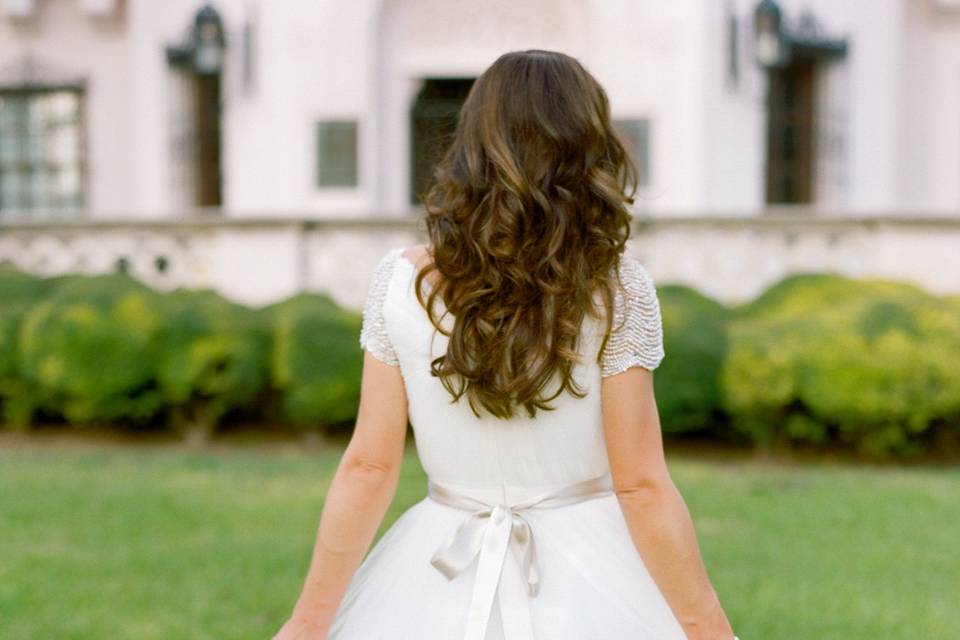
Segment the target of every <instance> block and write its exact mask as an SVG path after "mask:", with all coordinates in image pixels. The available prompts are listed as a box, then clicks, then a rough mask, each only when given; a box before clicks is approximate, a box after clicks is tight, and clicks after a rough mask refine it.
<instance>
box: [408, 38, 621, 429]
mask: <svg viewBox="0 0 960 640" xmlns="http://www.w3.org/2000/svg"><path fill="white" fill-rule="evenodd" d="M636 189H637V170H636V167H635V165H634V163H633V162H632V161H631V159H630V156H629V154H628V153H627V152H626V150H625V146H624V144H623V142H622V140H621V139H620V138H619V137H618V134H617V133H616V131H615V130H614V128H613V126H612V125H611V121H610V104H609V100H608V98H607V95H606V92H605V91H604V90H603V88H602V87H601V86H600V84H599V83H598V82H597V81H596V80H595V79H594V78H593V76H592V75H591V74H590V73H589V72H588V71H587V70H586V69H584V67H583V66H582V65H581V64H580V63H579V62H578V61H577V60H576V59H575V58H573V57H571V56H568V55H565V54H563V53H559V52H555V51H544V50H540V49H530V50H526V51H514V52H510V53H506V54H504V55H502V56H500V57H499V58H498V59H497V60H496V61H495V62H494V63H493V64H492V65H491V66H490V67H489V68H488V69H487V70H486V71H485V72H484V73H483V74H482V75H481V76H480V77H479V78H477V79H476V81H474V83H473V85H472V87H471V89H470V92H469V93H468V95H467V98H466V101H465V102H464V104H463V107H462V109H461V111H460V114H459V118H458V121H457V127H456V132H455V134H454V137H453V141H452V143H451V145H450V146H449V147H448V148H447V149H446V152H445V153H444V155H443V157H442V158H441V160H440V162H439V164H438V166H437V168H436V170H435V172H434V175H433V180H432V183H431V185H430V188H429V190H428V192H427V193H426V195H425V197H424V215H423V218H422V221H421V222H423V223H425V227H426V232H427V235H428V237H429V240H430V243H429V245H430V258H431V260H432V261H431V263H430V264H428V265H427V266H426V267H424V268H423V269H421V270H419V272H418V275H417V277H416V281H415V283H414V290H415V291H416V295H417V299H418V301H419V302H420V304H421V305H423V306H424V308H425V309H426V310H427V313H428V315H429V318H430V321H431V323H432V324H433V325H434V326H435V328H436V330H437V331H440V332H441V333H443V334H444V335H447V336H449V338H450V339H449V343H448V347H447V351H446V353H445V354H444V355H441V356H440V357H438V358H435V359H433V360H432V361H431V365H430V369H431V374H432V375H434V376H436V377H439V378H440V380H441V382H442V384H443V386H444V387H445V388H446V389H447V391H449V392H450V394H451V395H452V397H453V399H452V402H456V401H458V400H459V399H460V397H461V396H463V395H466V396H467V400H468V402H469V404H470V408H471V409H472V411H473V413H474V414H475V415H477V416H478V417H480V415H481V412H480V408H483V409H486V410H487V411H488V412H489V413H490V414H491V415H493V416H496V417H499V418H510V417H512V416H513V415H514V414H515V411H516V409H517V407H523V408H524V409H525V410H526V412H527V414H528V415H529V416H530V417H531V418H532V417H534V416H535V415H536V412H537V410H538V409H540V410H552V409H554V408H555V407H552V406H550V405H549V404H548V403H549V402H550V401H551V400H553V399H554V398H556V397H558V396H559V395H560V394H561V393H563V392H564V391H569V392H570V393H571V394H573V395H574V396H575V397H578V398H582V397H584V396H585V395H586V391H585V390H584V389H583V388H582V387H581V386H580V385H579V384H578V383H577V382H576V380H574V377H573V367H574V365H575V364H576V363H578V362H580V361H581V357H580V355H579V347H580V338H581V326H582V324H583V321H584V318H585V317H586V316H587V315H588V314H589V315H591V316H592V317H594V318H597V317H600V316H599V315H598V314H599V313H600V310H598V309H597V308H596V306H595V299H594V297H593V295H594V294H593V292H595V291H599V292H600V295H601V297H602V300H603V306H604V309H605V311H606V313H605V314H604V316H603V317H605V318H606V333H605V334H604V336H603V340H602V342H601V344H600V351H599V353H598V358H597V359H598V361H599V359H600V357H602V354H603V350H604V348H605V347H606V344H607V340H608V338H609V335H610V331H611V328H612V319H613V305H614V299H615V298H614V295H615V293H614V291H615V290H614V288H613V287H614V281H615V282H616V283H617V285H618V286H619V285H620V284H621V281H620V270H619V259H620V256H621V254H622V253H623V251H624V248H625V245H626V242H627V239H628V238H629V237H630V226H631V215H630V213H629V211H628V209H627V205H630V204H633V202H634V195H635V193H636ZM432 271H439V272H440V275H441V276H442V277H441V278H440V279H439V280H438V282H437V284H436V285H435V286H431V287H429V289H428V290H429V293H428V294H427V298H426V300H424V294H423V291H422V286H423V279H424V278H425V277H427V275H428V274H429V273H431V272H432ZM612 274H615V275H612ZM437 296H440V298H441V300H442V301H443V306H444V308H445V309H446V311H445V312H444V314H441V315H440V317H437V314H436V312H435V309H434V304H435V299H436V297H437ZM447 313H449V314H450V315H451V316H452V317H453V326H452V329H450V330H447V329H445V328H444V327H443V326H442V324H441V320H442V318H443V317H444V315H445V314H447ZM557 375H559V377H560V384H559V385H558V386H557V390H556V391H555V392H554V393H553V394H550V395H547V387H548V384H549V383H550V382H551V381H552V380H553V379H554V377H555V376H557Z"/></svg>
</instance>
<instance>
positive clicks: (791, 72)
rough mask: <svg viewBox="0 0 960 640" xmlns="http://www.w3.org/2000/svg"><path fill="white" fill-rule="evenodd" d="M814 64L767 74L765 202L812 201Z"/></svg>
mask: <svg viewBox="0 0 960 640" xmlns="http://www.w3.org/2000/svg"><path fill="white" fill-rule="evenodd" d="M815 107H816V62H815V61H814V60H811V59H803V58H800V59H797V60H795V61H794V62H792V63H791V64H790V65H789V66H787V67H786V68H784V69H779V70H774V71H771V72H770V93H769V100H768V122H767V202H768V203H770V204H807V203H811V202H813V200H814V196H815V194H814V188H813V185H814V167H815V166H816V159H815V153H816V149H815V147H814V131H815V119H816V109H815Z"/></svg>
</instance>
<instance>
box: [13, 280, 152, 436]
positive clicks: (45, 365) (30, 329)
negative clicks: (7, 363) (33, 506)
mask: <svg viewBox="0 0 960 640" xmlns="http://www.w3.org/2000/svg"><path fill="white" fill-rule="evenodd" d="M163 329H164V315H163V309H162V307H161V299H160V296H159V295H158V294H156V293H155V292H153V291H152V290H150V289H149V288H147V287H146V286H144V285H141V284H138V283H137V282H135V281H133V280H131V279H129V278H126V277H121V276H100V277H91V278H72V279H62V280H60V281H59V282H57V284H56V285H55V286H54V287H53V291H52V293H50V294H49V295H48V296H46V297H44V298H43V299H42V300H40V301H38V302H36V304H34V305H33V306H32V307H31V308H30V310H29V311H28V312H27V313H26V314H25V315H24V316H23V318H22V320H21V323H20V326H19V328H18V331H17V358H18V372H19V375H20V377H21V379H22V381H23V386H22V392H23V395H22V396H21V397H19V398H15V401H16V403H17V405H18V406H20V407H22V409H21V413H20V415H19V416H18V417H19V419H20V420H29V419H30V417H31V416H32V414H33V413H34V412H35V411H38V410H39V411H42V412H44V413H46V414H55V415H61V416H63V417H64V418H66V419H67V420H68V421H70V422H74V423H78V424H86V423H91V422H98V421H115V420H133V421H143V420H146V419H149V418H150V417H152V416H153V415H155V414H156V413H157V412H158V411H159V410H160V408H161V406H162V402H163V399H162V396H161V394H160V390H159V388H158V386H157V384H156V378H155V366H156V361H157V358H158V357H159V354H160V346H161V339H162V331H163Z"/></svg>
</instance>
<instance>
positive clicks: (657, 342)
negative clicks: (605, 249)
mask: <svg viewBox="0 0 960 640" xmlns="http://www.w3.org/2000/svg"><path fill="white" fill-rule="evenodd" d="M620 278H621V281H622V283H623V289H621V288H619V287H617V292H616V295H615V298H614V316H613V327H612V328H611V332H610V339H609V340H608V341H607V345H606V347H605V349H604V353H603V357H602V359H601V363H600V365H601V366H600V372H601V375H602V376H603V377H607V376H612V375H614V374H617V373H621V372H623V371H626V370H627V369H629V368H630V367H635V366H641V367H644V368H646V369H649V370H651V371H653V370H654V369H656V368H657V367H658V366H659V365H660V362H661V360H663V357H664V352H663V323H662V320H661V317H660V301H659V300H658V298H657V291H656V288H655V287H654V284H653V279H652V278H651V277H650V274H649V273H648V272H647V270H646V268H645V267H644V266H643V265H642V264H641V263H640V261H639V260H637V259H636V258H634V257H632V256H622V258H621V260H620Z"/></svg>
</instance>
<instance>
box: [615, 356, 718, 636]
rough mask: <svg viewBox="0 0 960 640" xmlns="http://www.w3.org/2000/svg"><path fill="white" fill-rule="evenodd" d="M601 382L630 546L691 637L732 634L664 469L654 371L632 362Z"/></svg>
mask: <svg viewBox="0 0 960 640" xmlns="http://www.w3.org/2000/svg"><path fill="white" fill-rule="evenodd" d="M601 388H602V393H601V395H602V403H603V421H604V431H605V435H606V442H607V453H608V456H609V458H610V470H611V475H612V477H613V485H614V490H615V491H616V494H617V497H618V499H619V501H620V507H621V509H622V510H623V515H624V518H625V519H626V522H627V526H628V528H629V530H630V536H631V538H632V539H633V542H634V545H635V546H636V548H637V550H638V551H639V552H640V556H641V557H642V559H643V562H644V564H645V565H646V566H647V568H648V570H649V571H650V574H651V576H652V577H653V579H654V581H655V582H656V583H657V586H658V587H659V589H660V591H661V592H662V593H663V595H664V597H665V598H666V600H667V602H668V604H669V605H670V607H671V609H672V610H673V612H674V615H675V616H676V617H677V620H678V621H679V622H680V624H681V626H682V627H683V630H684V632H685V633H686V634H687V637H688V638H689V639H690V640H731V638H733V631H732V629H731V627H730V623H729V621H728V620H727V617H726V615H725V614H724V612H723V609H722V607H721V606H720V601H719V599H718V597H717V594H716V592H715V591H714V589H713V586H712V585H711V584H710V580H709V578H708V577H707V571H706V568H705V567H704V563H703V559H702V557H701V555H700V549H699V547H698V545H697V538H696V533H695V531H694V527H693V522H692V520H691V518H690V513H689V511H688V510H687V505H686V503H685V502H684V500H683V497H682V496H681V495H680V492H679V491H678V490H677V487H676V486H675V485H674V483H673V480H672V479H671V477H670V474H669V472H668V470H667V465H666V460H665V459H664V453H663V441H662V436H661V429H660V417H659V413H658V411H657V405H656V399H655V398H654V391H653V373H652V372H651V371H649V370H648V369H645V368H643V367H631V368H629V369H627V370H626V371H623V372H621V373H618V374H616V375H612V376H608V377H605V378H603V382H602V387H601Z"/></svg>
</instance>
